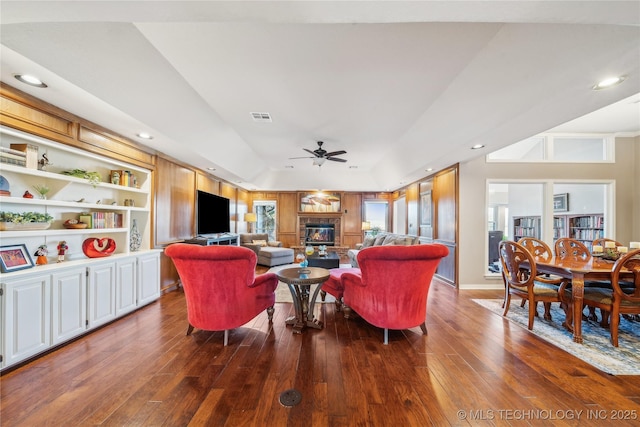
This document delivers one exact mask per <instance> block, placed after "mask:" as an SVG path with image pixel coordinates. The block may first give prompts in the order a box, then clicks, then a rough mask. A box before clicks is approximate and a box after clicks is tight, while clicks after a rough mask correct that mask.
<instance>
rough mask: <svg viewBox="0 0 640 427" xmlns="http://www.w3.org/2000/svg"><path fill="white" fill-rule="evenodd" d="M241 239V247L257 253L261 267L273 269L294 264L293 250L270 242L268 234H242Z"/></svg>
mask: <svg viewBox="0 0 640 427" xmlns="http://www.w3.org/2000/svg"><path fill="white" fill-rule="evenodd" d="M239 237H240V243H239V245H240V246H244V247H245V248H249V249H251V250H252V251H253V252H255V253H256V255H257V256H258V264H260V265H266V266H268V267H273V266H275V265H282V264H291V263H292V262H293V249H290V248H283V247H282V242H279V241H275V240H272V241H269V235H268V234H267V233H240V236H239Z"/></svg>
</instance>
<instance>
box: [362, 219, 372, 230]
mask: <svg viewBox="0 0 640 427" xmlns="http://www.w3.org/2000/svg"><path fill="white" fill-rule="evenodd" d="M362 230H364V231H367V230H371V223H370V222H369V221H362Z"/></svg>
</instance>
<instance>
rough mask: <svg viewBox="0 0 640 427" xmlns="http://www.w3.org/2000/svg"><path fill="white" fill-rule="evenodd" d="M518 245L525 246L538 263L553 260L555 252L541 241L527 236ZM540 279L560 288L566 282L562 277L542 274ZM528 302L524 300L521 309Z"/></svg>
mask: <svg viewBox="0 0 640 427" xmlns="http://www.w3.org/2000/svg"><path fill="white" fill-rule="evenodd" d="M518 243H519V244H521V245H522V246H524V248H525V249H526V250H528V251H529V253H530V254H531V255H533V258H534V259H535V260H536V261H542V262H550V261H551V260H553V252H552V251H551V248H550V247H549V245H547V244H546V243H545V242H544V241H542V240H540V239H537V238H535V237H528V236H525V237H521V238H520V240H518ZM539 277H540V278H541V280H545V282H548V283H554V284H557V285H558V286H560V284H561V283H562V282H563V280H565V279H563V278H562V277H558V276H551V275H549V274H542V275H539ZM526 302H527V300H526V299H523V300H522V303H521V304H520V307H524V304H525V303H526Z"/></svg>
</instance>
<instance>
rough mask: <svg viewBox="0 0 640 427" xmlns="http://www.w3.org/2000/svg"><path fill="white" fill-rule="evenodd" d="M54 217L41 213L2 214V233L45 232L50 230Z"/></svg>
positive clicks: (0, 219) (0, 214) (0, 218)
mask: <svg viewBox="0 0 640 427" xmlns="http://www.w3.org/2000/svg"><path fill="white" fill-rule="evenodd" d="M51 221H53V217H52V216H51V215H49V214H47V213H39V212H20V213H17V212H5V211H1V212H0V231H6V230H45V229H47V228H49V226H50V225H51Z"/></svg>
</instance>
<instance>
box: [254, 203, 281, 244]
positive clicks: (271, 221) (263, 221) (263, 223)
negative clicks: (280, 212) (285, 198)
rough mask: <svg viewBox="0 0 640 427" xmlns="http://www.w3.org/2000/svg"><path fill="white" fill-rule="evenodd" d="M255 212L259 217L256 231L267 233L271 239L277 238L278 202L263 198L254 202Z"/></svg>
mask: <svg viewBox="0 0 640 427" xmlns="http://www.w3.org/2000/svg"><path fill="white" fill-rule="evenodd" d="M253 212H255V214H256V217H257V222H256V225H255V232H256V233H267V234H268V235H269V240H276V202H275V201H269V200H261V201H254V202H253Z"/></svg>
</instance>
